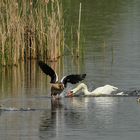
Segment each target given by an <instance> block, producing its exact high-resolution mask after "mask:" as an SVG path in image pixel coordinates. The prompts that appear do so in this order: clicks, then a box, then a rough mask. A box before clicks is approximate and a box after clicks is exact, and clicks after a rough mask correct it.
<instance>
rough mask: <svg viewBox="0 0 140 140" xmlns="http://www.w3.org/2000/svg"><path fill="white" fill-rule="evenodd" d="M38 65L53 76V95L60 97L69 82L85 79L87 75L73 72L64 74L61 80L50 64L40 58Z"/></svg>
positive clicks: (51, 80) (74, 82) (51, 81)
mask: <svg viewBox="0 0 140 140" xmlns="http://www.w3.org/2000/svg"><path fill="white" fill-rule="evenodd" d="M38 65H39V67H40V68H41V70H42V71H43V72H44V73H45V74H46V75H48V76H50V78H51V79H50V83H51V96H52V97H54V98H59V97H60V96H59V95H60V94H61V93H62V91H63V90H64V89H65V88H66V87H67V83H71V84H76V83H78V82H80V81H82V80H84V79H85V77H86V74H71V75H67V76H64V77H63V78H62V79H61V81H60V82H59V81H58V75H57V73H56V72H55V71H54V70H53V69H52V68H51V67H50V66H49V65H48V64H46V63H44V62H43V61H41V60H39V61H38Z"/></svg>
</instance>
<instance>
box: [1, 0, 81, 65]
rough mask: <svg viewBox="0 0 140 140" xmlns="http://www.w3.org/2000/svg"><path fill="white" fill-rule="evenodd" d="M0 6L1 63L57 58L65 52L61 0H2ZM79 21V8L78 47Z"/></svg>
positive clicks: (15, 63)
mask: <svg viewBox="0 0 140 140" xmlns="http://www.w3.org/2000/svg"><path fill="white" fill-rule="evenodd" d="M80 5H81V4H80ZM80 7H81V6H80ZM0 10H1V11H0V25H1V26H0V64H2V65H3V66H5V65H17V64H18V62H19V60H23V61H25V60H28V59H49V60H50V61H56V60H57V59H58V58H59V57H60V56H62V55H63V54H64V46H66V45H65V37H64V34H65V27H64V17H63V8H62V1H61V0H26V1H25V0H1V4H0ZM80 22H81V8H80V10H79V25H78V31H77V36H78V47H77V48H78V50H79V42H80Z"/></svg>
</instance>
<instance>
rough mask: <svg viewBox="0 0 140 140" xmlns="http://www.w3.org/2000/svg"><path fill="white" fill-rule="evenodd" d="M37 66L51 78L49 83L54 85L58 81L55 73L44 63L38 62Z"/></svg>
mask: <svg viewBox="0 0 140 140" xmlns="http://www.w3.org/2000/svg"><path fill="white" fill-rule="evenodd" d="M38 65H39V66H40V68H41V70H42V71H43V72H44V73H45V74H46V75H49V76H50V77H51V81H50V83H56V82H57V81H58V76H57V74H56V73H55V71H54V70H53V69H52V68H51V67H50V66H48V65H47V64H46V63H44V62H43V61H39V62H38Z"/></svg>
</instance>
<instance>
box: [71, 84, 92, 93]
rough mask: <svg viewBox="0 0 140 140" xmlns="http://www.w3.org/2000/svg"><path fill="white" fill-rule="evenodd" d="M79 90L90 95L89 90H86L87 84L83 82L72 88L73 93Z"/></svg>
mask: <svg viewBox="0 0 140 140" xmlns="http://www.w3.org/2000/svg"><path fill="white" fill-rule="evenodd" d="M79 90H82V92H84V94H85V95H90V94H91V92H89V91H88V88H87V85H85V84H84V83H81V84H79V85H78V86H77V87H76V88H74V89H73V90H72V91H73V93H76V92H78V91H79Z"/></svg>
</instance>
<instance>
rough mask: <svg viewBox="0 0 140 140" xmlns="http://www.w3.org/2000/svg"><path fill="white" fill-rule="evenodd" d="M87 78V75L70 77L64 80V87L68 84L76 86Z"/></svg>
mask: <svg viewBox="0 0 140 140" xmlns="http://www.w3.org/2000/svg"><path fill="white" fill-rule="evenodd" d="M85 77H86V74H72V75H68V76H65V77H63V78H62V80H61V82H62V83H63V84H64V86H65V87H66V86H67V83H71V84H76V83H78V82H80V81H82V80H84V79H85Z"/></svg>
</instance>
